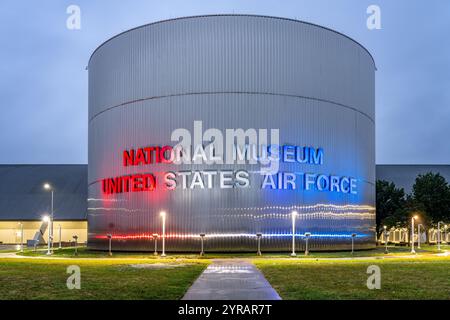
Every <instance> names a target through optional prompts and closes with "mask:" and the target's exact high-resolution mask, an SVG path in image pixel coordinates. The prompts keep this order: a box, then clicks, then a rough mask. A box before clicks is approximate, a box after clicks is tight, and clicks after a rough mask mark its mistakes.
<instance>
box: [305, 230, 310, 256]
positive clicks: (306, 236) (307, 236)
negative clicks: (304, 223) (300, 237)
mask: <svg viewBox="0 0 450 320" xmlns="http://www.w3.org/2000/svg"><path fill="white" fill-rule="evenodd" d="M309 237H311V232H305V242H306V245H305V256H307V255H308V254H309V248H308V240H309Z"/></svg>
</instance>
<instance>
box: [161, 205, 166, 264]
mask: <svg viewBox="0 0 450 320" xmlns="http://www.w3.org/2000/svg"><path fill="white" fill-rule="evenodd" d="M159 215H160V216H161V219H162V253H161V257H165V256H166V212H165V211H161V212H160V214H159Z"/></svg>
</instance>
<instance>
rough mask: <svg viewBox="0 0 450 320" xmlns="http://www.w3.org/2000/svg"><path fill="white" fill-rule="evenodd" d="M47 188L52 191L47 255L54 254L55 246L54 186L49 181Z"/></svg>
mask: <svg viewBox="0 0 450 320" xmlns="http://www.w3.org/2000/svg"><path fill="white" fill-rule="evenodd" d="M44 189H45V190H50V192H51V193H52V201H51V209H50V224H49V226H48V227H49V230H48V235H49V236H48V239H49V241H48V250H47V255H50V254H52V247H53V188H52V186H51V185H50V184H49V183H45V184H44Z"/></svg>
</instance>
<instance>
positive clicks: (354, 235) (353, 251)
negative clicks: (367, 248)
mask: <svg viewBox="0 0 450 320" xmlns="http://www.w3.org/2000/svg"><path fill="white" fill-rule="evenodd" d="M355 237H356V233H352V255H353V253H355Z"/></svg>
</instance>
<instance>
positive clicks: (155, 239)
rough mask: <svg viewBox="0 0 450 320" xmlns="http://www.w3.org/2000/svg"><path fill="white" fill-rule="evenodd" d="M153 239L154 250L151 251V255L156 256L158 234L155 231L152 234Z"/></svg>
mask: <svg viewBox="0 0 450 320" xmlns="http://www.w3.org/2000/svg"><path fill="white" fill-rule="evenodd" d="M153 240H154V241H155V252H154V253H153V255H155V256H157V255H158V234H157V233H154V234H153Z"/></svg>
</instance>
